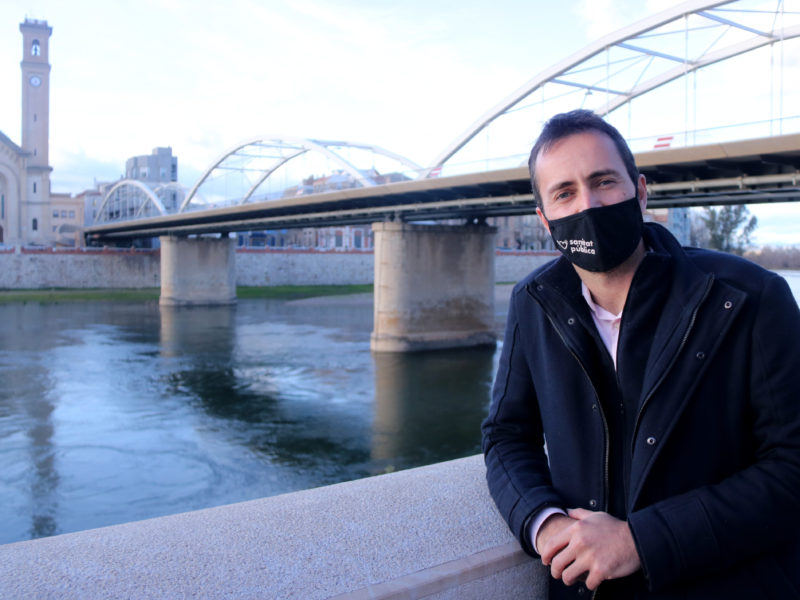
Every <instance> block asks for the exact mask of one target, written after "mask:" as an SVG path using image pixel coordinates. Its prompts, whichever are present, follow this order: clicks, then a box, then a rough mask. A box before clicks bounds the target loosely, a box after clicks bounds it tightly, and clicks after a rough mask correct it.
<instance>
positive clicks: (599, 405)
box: [526, 286, 611, 597]
mask: <svg viewBox="0 0 800 600" xmlns="http://www.w3.org/2000/svg"><path fill="white" fill-rule="evenodd" d="M526 290H527V292H528V294H529V295H530V296H531V297H532V298H533V299H534V300H536V302H537V303H538V304H539V306H541V307H542V310H543V311H544V314H545V315H546V316H547V320H548V321H550V325H552V326H553V329H554V330H555V332H556V333H557V334H558V337H559V338H560V339H561V343H562V344H564V346H565V347H566V348H567V350H568V351H569V353H570V354H571V355H572V357H573V358H574V359H575V361H576V362H577V363H578V364H579V365H580V367H581V371H583V374H584V375H585V376H586V379H587V380H588V381H589V384H590V385H591V386H592V391H593V392H594V399H595V405H596V406H597V410H598V411H599V412H600V417H601V419H602V420H603V453H604V456H603V510H604V511H605V512H608V496H609V488H610V486H611V484H610V483H609V476H608V471H609V460H610V453H611V448H610V442H609V437H610V434H609V431H608V421H607V420H606V415H605V412H603V405H602V403H601V402H600V395H599V394H598V393H597V387H595V385H594V381H592V378H591V377H590V376H589V372H588V371H587V370H586V367H585V366H584V364H583V361H582V360H581V359H580V358H579V357H578V355H577V354H576V353H575V352H574V351H573V350H572V348H571V347H570V345H569V344H567V341H566V339H565V338H564V335H563V334H562V333H561V330H560V329H559V328H558V326H557V325H556V323H555V321H554V320H553V318H552V317H551V316H550V313H549V312H548V311H547V310H546V309H545V307H544V303H542V302H540V301H539V299H538V298H537V297H536V296H535V295H534V294H533V293H531V291H530V289H529V288H527V286H526ZM545 439H546V436H545ZM592 597H594V596H592Z"/></svg>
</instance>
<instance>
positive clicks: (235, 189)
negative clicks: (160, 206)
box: [179, 135, 423, 212]
mask: <svg viewBox="0 0 800 600" xmlns="http://www.w3.org/2000/svg"><path fill="white" fill-rule="evenodd" d="M350 154H354V155H355V156H354V157H351V156H348V155H350ZM378 164H380V165H381V167H382V168H381V169H380V170H379V169H378ZM292 167H296V168H294V169H292ZM422 170H423V168H422V167H421V166H420V165H418V164H417V163H415V162H413V161H412V160H410V159H408V158H406V157H404V156H401V155H399V154H396V153H394V152H390V151H389V150H385V149H384V148H381V147H379V146H374V145H367V144H357V143H353V142H346V141H331V140H313V139H304V138H299V137H292V136H269V135H262V136H257V137H253V138H251V139H249V140H245V141H243V142H240V143H239V144H236V145H235V146H234V147H233V148H230V149H228V150H226V151H225V152H223V153H222V155H221V156H220V157H219V158H217V159H216V160H215V161H214V162H213V163H212V164H211V166H210V167H208V169H206V171H205V172H204V173H203V174H202V175H201V176H200V178H199V179H198V181H197V183H195V184H194V186H193V187H192V189H191V190H189V193H188V194H187V195H186V198H185V199H184V200H183V202H182V203H181V206H180V209H179V212H184V211H186V210H190V209H191V208H202V207H203V206H208V205H214V206H225V205H230V204H245V203H248V202H255V201H258V200H262V201H263V200H274V199H278V198H286V197H295V196H304V195H308V194H312V193H315V192H322V191H331V190H337V189H345V188H352V187H371V186H375V185H380V184H382V183H390V182H392V181H404V180H409V179H414V178H415V177H416V176H417V175H418V174H419V172H420V171H422ZM320 171H321V172H322V173H323V174H322V175H315V173H318V172H320ZM278 174H283V175H284V178H282V179H281V178H279V177H277V175H278ZM271 180H277V185H275V186H272V188H270V187H269V186H268V185H267V184H269V183H271ZM201 189H202V191H203V193H202V195H201V194H200V191H201ZM192 204H194V205H195V206H194V207H192V206H191V205H192Z"/></svg>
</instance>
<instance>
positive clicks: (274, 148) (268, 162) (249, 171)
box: [98, 0, 800, 221]
mask: <svg viewBox="0 0 800 600" xmlns="http://www.w3.org/2000/svg"><path fill="white" fill-rule="evenodd" d="M797 42H800V0H725V1H707V0H690V1H688V2H684V3H683V4H680V5H677V6H675V7H672V8H669V9H667V10H665V11H663V12H660V13H658V14H655V15H652V16H650V17H647V18H645V19H643V20H641V21H639V22H637V23H634V24H632V25H630V26H627V27H625V28H623V29H621V30H619V31H617V32H615V33H612V34H610V35H608V36H605V37H603V38H601V39H599V40H597V41H595V42H593V43H592V44H590V45H588V46H587V47H585V48H584V49H583V50H581V51H579V52H577V53H575V54H573V55H572V56H569V57H567V58H565V59H564V60H562V61H560V62H558V63H556V64H555V65H553V66H552V67H550V68H548V69H546V70H544V71H542V72H541V73H539V74H538V75H536V76H535V77H534V78H533V79H531V80H530V81H528V82H527V83H525V84H524V85H523V86H521V87H520V88H519V89H518V90H516V91H515V92H514V93H512V94H511V95H509V96H507V97H506V98H504V99H503V100H502V101H501V102H499V103H498V104H497V105H496V106H494V107H493V108H492V109H491V110H489V111H488V112H486V113H485V114H484V115H482V116H481V117H480V118H479V119H478V120H477V121H475V123H473V124H472V125H471V126H470V127H469V128H468V129H467V130H466V131H464V133H462V134H461V135H460V136H458V137H457V138H456V139H454V140H453V141H452V142H451V143H450V144H449V145H448V146H447V147H446V148H445V149H443V150H442V152H440V153H439V155H438V156H437V157H436V158H435V159H434V160H433V161H432V162H431V164H430V165H428V166H427V167H425V168H423V167H421V166H420V165H418V164H416V163H415V162H413V161H411V160H410V159H408V158H405V157H403V156H400V155H398V154H395V153H393V152H390V151H388V150H385V149H383V148H380V147H378V146H373V145H367V144H357V143H352V142H345V141H326V140H314V139H303V138H298V137H291V136H267V135H264V136H257V137H253V138H251V139H248V140H245V141H243V142H241V143H239V144H236V145H235V146H234V147H232V148H230V149H228V150H226V151H225V152H223V153H222V154H221V155H220V156H219V158H217V159H216V160H215V161H214V162H213V163H212V164H211V165H210V166H209V167H208V168H207V169H206V171H205V172H204V173H203V174H202V175H201V177H200V178H199V179H198V181H197V182H196V183H195V184H194V185H193V186H192V188H191V189H190V190H189V191H188V192H186V191H185V190H183V191H182V193H181V200H180V203H179V208H177V211H178V212H186V211H190V210H201V209H203V208H214V207H225V206H232V205H240V204H246V203H257V202H263V201H269V200H277V199H285V198H292V197H297V196H306V195H311V194H316V193H320V192H330V191H334V190H341V189H345V188H355V187H371V186H375V185H380V184H382V183H389V182H396V181H405V180H409V179H426V178H431V177H437V176H438V175H439V174H444V175H451V174H462V173H465V172H471V171H478V170H482V169H483V168H485V167H483V165H486V164H487V163H488V162H489V161H487V159H486V157H485V156H480V157H478V158H477V159H475V158H474V156H475V152H474V147H475V146H477V145H479V144H475V143H474V142H476V141H477V140H478V137H479V135H480V134H485V135H486V137H487V138H489V137H492V138H493V142H492V143H494V144H496V145H497V146H498V150H497V151H496V152H495V153H494V156H491V155H490V160H491V162H492V163H493V164H492V168H507V167H516V166H519V165H520V164H522V163H524V162H525V160H526V159H527V153H528V151H529V149H530V147H531V145H532V143H533V140H534V139H535V138H536V136H537V135H538V133H539V131H540V129H541V127H542V125H543V124H544V122H545V121H546V119H547V118H549V117H550V116H551V115H552V114H555V113H557V112H562V111H564V110H570V109H573V108H588V109H591V110H593V111H595V112H596V113H598V114H600V115H602V116H604V117H606V118H607V119H608V120H609V121H611V122H613V123H614V124H615V125H616V126H617V128H618V129H620V131H622V132H623V135H625V133H626V131H627V136H626V137H628V139H629V142H632V141H635V140H632V139H631V138H632V135H631V133H632V131H634V130H635V131H636V132H637V135H644V136H651V137H649V138H648V140H650V142H649V143H650V147H649V148H647V149H652V140H653V139H655V136H657V135H659V134H664V133H667V134H668V135H666V136H665V137H666V138H667V140H668V141H667V142H665V144H664V145H672V146H673V147H674V146H690V145H695V144H697V143H698V142H699V141H700V140H698V139H697V132H698V129H697V120H698V117H699V118H700V119H701V120H704V124H705V119H706V118H709V117H708V115H707V114H706V115H703V114H701V111H700V110H699V109H698V103H699V101H700V100H701V99H702V97H703V93H702V91H701V90H700V89H699V88H698V72H700V71H701V70H703V71H704V73H705V72H711V76H710V77H709V79H710V80H711V82H712V84H713V83H715V82H718V81H719V79H720V77H721V75H720V73H718V72H714V68H716V66H717V65H720V64H722V63H726V64H727V63H729V62H733V60H732V59H736V58H739V57H755V55H756V54H758V53H759V52H760V53H761V55H760V56H757V57H755V58H754V61H755V62H753V63H748V64H747V65H746V68H745V69H743V71H744V72H745V73H746V76H745V77H744V78H740V79H737V80H736V81H735V82H734V83H735V84H736V87H737V88H738V89H735V90H733V91H728V94H729V95H730V97H731V98H733V99H735V100H736V102H732V103H731V104H733V105H736V106H735V108H738V112H737V113H736V115H737V117H736V118H738V121H737V123H736V124H741V122H742V119H749V120H750V121H751V123H750V124H751V125H754V126H755V127H754V128H750V129H749V130H748V131H745V132H744V133H743V134H742V133H740V130H738V129H737V130H736V131H737V133H736V135H739V138H746V137H758V136H765V135H772V134H774V133H788V131H784V129H792V128H793V130H797V131H800V114H796V115H786V114H785V111H784V108H785V107H790V106H791V107H792V108H793V110H796V109H795V108H794V107H796V106H800V88H798V84H797V82H800V73H797V72H796V71H797V68H798V66H800V64H799V63H798V60H797V56H800V44H798V43H797ZM759 61H760V62H759ZM789 72H791V76H789V75H787V73H789ZM765 73H766V75H767V82H768V85H766V86H765V87H766V88H768V93H766V94H761V95H762V96H766V99H767V102H766V105H765V104H764V103H763V102H762V103H761V104H760V105H759V106H758V107H754V106H752V105H751V104H752V103H751V102H750V101H751V100H752V99H753V97H754V96H755V95H756V91H757V90H755V89H754V88H756V87H757V86H756V84H755V83H754V80H755V79H756V77H757V76H763V75H764V74H765ZM722 75H723V78H724V74H722ZM742 80H744V81H742ZM723 83H728V84H730V83H731V82H730V81H727V82H723ZM742 87H745V88H746V91H745V93H741V89H742ZM762 87H764V86H762ZM656 90H662V91H665V92H667V99H666V100H664V99H663V98H662V100H661V101H660V102H661V103H660V104H658V103H655V104H652V105H649V106H645V115H646V117H645V119H646V121H647V123H646V124H642V123H641V122H639V123H636V125H635V126H634V122H633V121H634V119H633V117H632V116H631V112H632V111H631V107H632V105H633V103H634V102H636V101H640V100H644V99H646V98H650V97H653V94H652V92H654V91H656ZM713 91H714V94H713V100H714V102H715V105H720V103H723V104H724V102H723V97H722V96H720V94H719V90H717V89H715V90H713ZM727 97H728V96H725V97H724V98H727ZM622 107H628V109H629V110H628V112H627V115H626V114H622V113H624V112H625V111H620V110H619V109H620V108H622ZM715 108H716V109H717V112H720V113H724V112H726V110H727V107H725V106H715ZM765 113H766V114H765ZM754 115H755V116H754ZM711 116H712V117H713V118H709V120H712V121H713V120H714V118H716V116H717V115H716V114H712V115H711ZM712 125H716V126H717V127H724V126H729V125H731V123H723V124H722V125H720V123H719V122H715V123H712ZM648 127H649V130H648V129H647V128H648ZM776 127H777V128H778V131H774V128H776ZM654 128H655V129H654ZM665 128H667V129H666V131H665ZM765 128H767V131H764V129H765ZM643 132H644V133H643ZM718 133H719V131H718V130H717V131H716V132H715V134H718ZM734 139H736V138H734ZM706 141H707V140H701V142H702V143H705V142H706ZM714 141H721V140H714ZM725 141H730V139H727V140H725ZM631 145H632V146H633V149H634V151H636V150H637V148H636V147H635V144H633V143H632V144H631ZM643 149H645V148H639V149H638V150H643ZM476 160H479V161H480V164H481V165H482V166H481V167H480V168H476V167H475V164H476V162H475V161H476ZM166 204H167V203H166V202H164V201H163V194H160V193H159V192H157V191H156V190H150V189H149V188H147V186H145V185H143V184H142V183H141V182H137V181H134V180H124V181H120V182H119V183H117V184H116V185H115V186H114V187H112V188H111V190H109V192H108V194H106V197H105V199H104V201H103V207H102V209H101V211H100V212H101V214H100V215H99V218H98V221H113V220H120V219H130V218H136V217H146V216H154V215H158V214H165V213H167V212H175V210H174V209H170V208H168V207H167V206H166Z"/></svg>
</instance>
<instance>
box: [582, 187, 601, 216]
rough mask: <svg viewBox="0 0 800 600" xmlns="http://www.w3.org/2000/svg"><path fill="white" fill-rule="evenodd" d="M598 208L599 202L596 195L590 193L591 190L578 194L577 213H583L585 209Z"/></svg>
mask: <svg viewBox="0 0 800 600" xmlns="http://www.w3.org/2000/svg"><path fill="white" fill-rule="evenodd" d="M598 206H601V202H600V198H599V197H598V195H597V194H595V193H592V191H591V190H581V192H580V193H579V194H578V210H579V211H584V210H586V209H587V208H596V207H598Z"/></svg>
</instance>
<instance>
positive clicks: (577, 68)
mask: <svg viewBox="0 0 800 600" xmlns="http://www.w3.org/2000/svg"><path fill="white" fill-rule="evenodd" d="M785 4H786V0H778V1H777V2H775V3H773V5H774V8H772V9H764V8H763V4H761V5H756V4H754V3H753V2H748V0H724V1H719V0H716V1H708V0H690V1H688V2H684V3H682V4H679V5H677V6H674V7H671V8H669V9H667V10H665V11H662V12H660V13H658V14H655V15H652V16H650V17H647V18H645V19H643V20H640V21H639V22H637V23H634V24H632V25H630V26H628V27H625V28H623V29H620V30H619V31H617V32H614V33H612V34H609V35H607V36H605V37H603V38H601V39H599V40H597V41H595V42H593V43H591V44H589V45H588V46H586V47H585V48H583V49H582V50H580V51H578V52H577V53H575V54H573V55H572V56H569V57H567V58H566V59H564V60H562V61H560V62H558V63H556V64H554V65H553V66H551V67H549V68H548V69H545V70H544V71H542V72H541V73H539V74H538V75H536V76H535V77H534V78H533V79H531V80H529V81H528V82H526V83H525V84H524V85H523V86H521V87H520V88H519V89H517V90H516V91H515V92H513V93H512V94H510V95H509V96H507V97H506V98H504V99H503V100H501V101H500V102H499V103H498V104H496V105H495V106H494V107H492V108H491V109H490V110H489V111H487V112H486V113H484V114H483V115H482V116H481V117H480V118H479V119H478V120H477V121H475V122H474V123H473V124H472V125H470V127H469V128H468V129H466V130H465V131H464V132H463V133H462V134H461V135H459V136H458V137H457V138H455V139H454V140H453V141H452V142H451V143H450V144H449V145H448V146H447V147H446V148H445V149H444V150H442V152H440V153H439V155H438V156H437V157H436V158H435V159H434V160H433V161H432V162H431V163H430V165H429V166H428V167H427V168H426V169H425V170H423V171H421V172H420V178H425V177H430V176H431V175H432V174H433V173H434V172H437V173H438V171H439V170H441V167H442V165H444V164H445V163H447V162H448V161H449V160H450V159H451V158H452V157H453V156H454V155H456V153H458V152H459V151H461V150H462V149H463V148H464V147H465V146H466V145H467V144H469V142H470V141H472V140H473V139H474V138H475V137H476V136H477V135H478V134H479V133H481V132H483V131H484V130H486V129H487V128H488V127H489V126H490V125H492V124H495V123H496V122H497V121H498V120H499V119H501V118H502V117H506V116H509V115H511V114H512V113H514V112H517V111H521V110H524V109H529V108H532V107H536V106H538V107H543V106H544V105H545V104H547V103H552V102H554V101H557V100H564V99H566V98H567V97H568V96H572V97H571V101H572V102H571V104H572V105H571V106H570V102H569V101H564V102H560V104H561V109H560V110H569V109H570V108H590V109H591V110H593V111H594V112H596V113H597V114H599V115H601V116H606V115H608V114H609V113H611V112H612V111H614V110H616V109H618V108H619V107H621V106H623V105H626V104H627V105H629V106H630V103H631V101H632V100H634V99H635V98H638V97H640V96H643V95H644V94H647V93H648V92H651V91H653V90H655V89H657V88H660V87H662V86H664V85H666V84H668V83H670V82H673V81H675V80H677V79H679V78H681V77H687V78H688V76H689V75H690V74H693V73H696V72H697V71H698V70H700V69H702V68H704V67H708V66H710V65H713V64H715V63H719V62H721V61H725V60H727V59H730V58H733V57H736V56H739V55H741V54H744V53H747V52H751V51H753V50H756V49H758V48H762V47H765V46H770V45H774V44H777V43H783V42H784V41H786V40H789V39H793V38H797V37H800V11H798V10H796V9H795V10H791V11H787V10H786V9H785ZM787 20H789V21H791V22H790V23H788V24H787ZM669 37H672V40H671V42H670V44H671V45H669V49H668V50H662V49H661V48H662V47H663V46H665V45H667V44H665V40H666V39H667V38H669ZM680 38H682V42H683V43H682V44H681V40H680ZM681 46H682V47H681ZM780 60H781V61H783V56H782V55H781V57H780ZM781 67H782V65H781ZM593 94H596V95H600V96H602V100H600V101H599V102H595V103H594V105H593V106H587V98H588V97H589V96H592V95H593ZM535 95H539V96H540V98H535V97H534V96H535ZM526 101H527V104H525V103H526ZM555 112H558V111H557V110H550V111H549V112H545V111H544V110H541V114H540V117H539V119H538V124H539V125H540V126H541V125H542V124H543V122H544V120H545V119H546V118H547V117H549V116H550V115H551V114H554V113H555ZM533 133H534V137H535V134H536V133H537V132H533ZM531 144H532V140H531V143H530V144H528V147H530V145H531Z"/></svg>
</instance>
